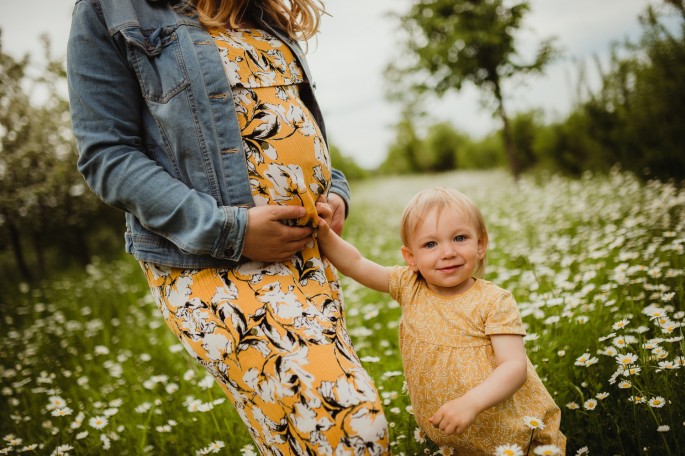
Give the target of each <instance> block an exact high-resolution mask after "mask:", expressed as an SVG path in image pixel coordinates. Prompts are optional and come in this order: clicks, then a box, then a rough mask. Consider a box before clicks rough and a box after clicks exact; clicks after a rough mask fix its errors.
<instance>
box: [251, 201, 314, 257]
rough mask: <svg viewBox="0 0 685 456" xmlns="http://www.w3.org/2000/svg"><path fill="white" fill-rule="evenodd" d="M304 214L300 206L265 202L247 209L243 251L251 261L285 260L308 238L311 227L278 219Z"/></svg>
mask: <svg viewBox="0 0 685 456" xmlns="http://www.w3.org/2000/svg"><path fill="white" fill-rule="evenodd" d="M305 214H306V211H305V208H304V207H302V206H277V205H266V206H256V207H251V208H250V209H248V210H247V233H245V240H244V242H243V255H244V256H245V257H247V258H249V259H251V260H253V261H264V262H267V263H274V262H280V261H286V260H289V259H290V257H292V256H293V255H294V254H295V253H297V252H299V251H300V250H302V249H303V248H304V246H305V245H306V244H307V243H308V242H310V241H311V240H312V233H313V231H314V230H313V229H312V228H310V227H303V226H288V225H285V224H283V223H282V222H281V220H288V219H298V218H300V217H304V216H305Z"/></svg>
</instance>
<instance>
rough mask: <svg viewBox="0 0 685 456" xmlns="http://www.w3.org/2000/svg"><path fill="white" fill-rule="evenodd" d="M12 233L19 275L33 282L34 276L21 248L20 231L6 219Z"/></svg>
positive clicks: (11, 237) (13, 250) (13, 249)
mask: <svg viewBox="0 0 685 456" xmlns="http://www.w3.org/2000/svg"><path fill="white" fill-rule="evenodd" d="M5 221H6V223H7V226H8V228H9V232H10V239H11V242H12V252H13V253H14V261H15V263H16V264H17V269H19V273H20V274H21V276H22V277H23V278H24V280H26V281H27V282H32V281H33V274H31V269H29V267H28V265H27V264H26V259H25V257H24V250H23V248H22V247H21V235H20V234H19V229H17V227H16V226H14V224H13V223H12V222H11V221H9V220H8V219H5Z"/></svg>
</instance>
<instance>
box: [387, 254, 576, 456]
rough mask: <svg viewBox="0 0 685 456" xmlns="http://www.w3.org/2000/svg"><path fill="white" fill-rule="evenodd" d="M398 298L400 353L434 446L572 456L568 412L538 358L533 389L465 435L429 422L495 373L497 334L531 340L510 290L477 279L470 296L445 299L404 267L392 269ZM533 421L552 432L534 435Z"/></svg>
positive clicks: (476, 453)
mask: <svg viewBox="0 0 685 456" xmlns="http://www.w3.org/2000/svg"><path fill="white" fill-rule="evenodd" d="M390 294H391V296H392V297H393V299H395V300H396V301H397V302H398V303H399V304H400V306H401V308H402V319H401V322H400V328H399V332H400V350H401V353H402V364H403V366H404V373H405V377H406V381H407V390H408V391H409V397H410V400H411V403H412V406H413V409H414V416H415V418H416V422H417V424H418V425H419V427H420V428H421V429H422V430H423V431H424V432H425V433H426V434H427V436H428V437H429V438H430V439H431V440H432V441H433V442H435V443H436V444H438V445H444V446H448V447H452V448H455V449H456V450H457V452H456V454H458V455H459V456H481V455H483V456H485V455H493V454H495V450H496V448H497V447H498V446H500V445H506V444H517V445H519V446H520V447H521V448H522V449H523V452H524V454H533V449H534V448H535V447H538V446H540V445H550V444H551V445H556V446H558V447H559V448H560V449H561V450H562V454H564V452H565V447H566V438H565V437H564V435H563V434H562V433H561V431H560V430H559V424H560V420H561V411H560V409H559V407H558V406H557V405H556V403H555V402H554V399H552V397H551V396H550V394H549V393H548V392H547V389H546V388H545V386H544V385H543V384H542V381H541V380H540V377H538V375H537V373H536V372H535V369H534V367H533V365H532V364H531V362H530V360H528V377H527V380H526V382H525V384H524V385H523V386H522V387H521V388H520V389H519V390H518V391H516V393H514V395H513V396H512V397H511V398H509V399H507V400H506V401H504V402H502V403H500V404H498V405H496V406H494V407H492V408H490V409H488V410H485V411H483V412H482V413H480V414H479V415H478V417H477V418H476V419H475V421H474V422H473V423H472V424H471V426H469V427H468V428H467V430H466V432H464V433H463V434H461V435H447V434H445V433H444V432H442V431H440V429H437V428H435V427H433V426H432V425H431V424H430V423H429V421H428V419H429V418H430V417H431V416H432V415H433V414H434V413H435V412H436V411H437V410H438V408H440V406H441V405H443V404H444V403H445V402H447V401H449V400H451V399H455V398H457V397H459V396H461V395H463V394H464V393H466V392H467V391H468V390H470V389H472V388H474V387H475V386H477V385H479V384H480V383H482V382H483V381H484V380H485V379H486V378H487V377H488V376H489V375H490V374H491V373H492V371H493V370H494V369H495V367H496V366H497V363H496V360H495V355H494V351H493V348H492V342H491V341H490V336H491V335H495V334H519V335H522V336H523V335H525V331H524V329H523V325H522V322H521V316H520V314H519V312H518V308H517V306H516V302H515V301H514V298H513V297H512V295H511V293H510V292H508V291H506V290H503V289H502V288H500V287H498V286H496V285H495V284H493V283H491V282H488V281H486V280H481V279H476V282H475V284H474V285H473V286H472V287H471V288H470V289H468V290H467V291H465V292H464V293H461V294H458V295H456V296H440V295H438V294H436V293H434V292H433V291H432V290H430V289H429V288H428V286H427V285H426V283H425V282H424V281H423V279H421V277H420V276H419V275H418V274H416V273H414V272H413V271H412V270H410V269H409V268H407V267H400V266H396V267H393V268H391V269H390ZM527 416H529V417H535V418H538V419H540V420H542V422H543V423H544V429H536V430H535V431H534V432H533V431H531V429H530V428H529V427H528V425H527V424H526V422H525V421H524V419H525V417H527ZM531 436H532V442H531ZM529 442H531V448H530V453H526V450H527V448H528V446H529Z"/></svg>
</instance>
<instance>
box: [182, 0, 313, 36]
mask: <svg viewBox="0 0 685 456" xmlns="http://www.w3.org/2000/svg"><path fill="white" fill-rule="evenodd" d="M190 3H192V4H193V5H194V6H195V10H196V11H197V14H198V18H199V20H200V22H201V23H202V25H204V26H205V27H207V28H211V27H226V26H228V27H231V28H238V27H240V26H242V25H244V21H245V20H246V19H247V20H249V19H251V18H252V12H253V11H254V9H256V8H261V9H262V11H263V12H264V15H265V16H266V17H265V19H266V20H267V22H269V23H270V24H271V25H273V26H275V27H277V28H279V29H281V30H283V31H284V32H286V33H287V34H288V36H289V37H290V38H292V39H295V40H308V39H310V38H312V37H314V35H316V32H317V31H318V30H319V24H320V22H321V16H322V15H323V14H325V13H326V9H325V7H324V5H323V2H322V1H321V0H190Z"/></svg>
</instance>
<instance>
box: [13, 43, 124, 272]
mask: <svg viewBox="0 0 685 456" xmlns="http://www.w3.org/2000/svg"><path fill="white" fill-rule="evenodd" d="M1 38H2V36H1V35H0V72H1V73H2V74H3V77H2V78H0V133H1V134H0V252H3V251H5V250H7V249H11V252H12V256H13V257H14V262H15V266H16V271H17V272H19V274H20V276H21V278H23V279H24V280H27V281H31V280H33V279H36V278H40V277H41V276H44V275H45V273H46V270H47V267H48V262H49V261H48V259H47V253H48V251H52V252H54V253H55V254H54V255H53V257H54V258H56V259H57V262H56V263H57V264H54V266H56V267H64V266H65V265H67V264H68V263H69V262H71V261H72V260H75V261H77V262H78V263H80V264H85V263H87V262H88V261H90V255H89V249H88V240H89V238H92V235H93V233H95V232H96V231H97V230H98V229H101V228H103V227H104V228H105V229H106V230H113V229H116V230H121V229H122V225H123V224H122V223H121V214H120V213H119V212H117V213H116V217H114V216H113V215H115V214H114V210H113V209H111V208H107V207H105V206H104V205H103V204H101V203H100V202H99V201H98V200H97V198H96V197H95V196H94V195H93V194H92V192H89V191H86V186H85V183H84V181H83V178H82V177H81V176H80V175H79V173H78V171H77V170H76V157H77V151H76V144H75V141H74V137H73V135H72V133H71V121H70V117H69V106H68V102H67V100H66V97H65V96H64V95H62V93H63V92H64V90H62V89H63V86H64V84H65V78H66V74H65V71H64V66H63V64H62V62H61V61H59V60H57V59H53V58H52V56H51V55H50V52H49V47H50V46H49V42H48V40H47V39H46V38H43V44H44V49H45V56H44V58H43V60H42V61H43V62H46V64H45V66H44V67H41V68H40V74H39V76H37V77H34V76H31V75H30V74H29V72H28V66H29V62H30V60H29V58H28V56H24V57H23V58H21V59H15V58H14V57H12V56H10V55H9V54H6V53H5V52H4V50H3V49H2V46H1ZM40 94H42V96H37V95H40ZM117 218H118V219H119V220H118V221H117V220H116V219H117ZM119 236H120V234H118V235H117V237H119ZM100 240H102V239H100Z"/></svg>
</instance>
